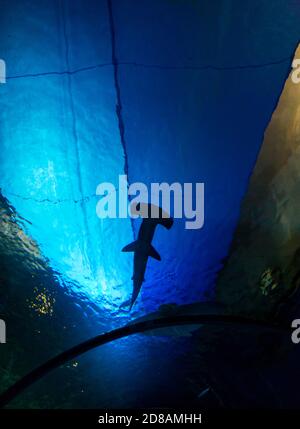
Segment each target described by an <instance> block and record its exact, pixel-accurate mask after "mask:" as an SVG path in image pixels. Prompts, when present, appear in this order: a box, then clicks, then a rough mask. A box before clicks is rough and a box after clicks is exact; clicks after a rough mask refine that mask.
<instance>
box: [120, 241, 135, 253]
mask: <svg viewBox="0 0 300 429" xmlns="http://www.w3.org/2000/svg"><path fill="white" fill-rule="evenodd" d="M136 249H137V241H133V242H132V243H130V244H127V246H125V247H123V249H122V252H134V251H135V250H136Z"/></svg>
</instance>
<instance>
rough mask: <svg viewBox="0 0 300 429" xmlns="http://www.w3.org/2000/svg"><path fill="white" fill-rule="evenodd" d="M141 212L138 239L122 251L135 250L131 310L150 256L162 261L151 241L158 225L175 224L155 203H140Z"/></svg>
mask: <svg viewBox="0 0 300 429" xmlns="http://www.w3.org/2000/svg"><path fill="white" fill-rule="evenodd" d="M137 213H138V214H140V215H141V217H142V218H143V221H142V224H141V226H140V230H139V233H138V237H137V240H136V241H134V242H132V243H130V244H128V245H127V246H125V247H124V248H123V249H122V252H134V264H133V265H134V271H133V276H132V280H133V293H132V297H131V305H130V310H131V309H132V306H133V304H134V303H135V301H136V299H137V297H138V294H139V292H140V290H141V287H142V283H143V282H144V280H145V279H144V275H145V271H146V267H147V262H148V257H149V256H151V257H152V258H154V259H157V260H158V261H161V257H160V255H159V253H158V252H157V251H156V250H155V249H154V247H153V246H152V244H151V242H152V239H153V236H154V232H155V228H156V226H157V225H162V226H164V227H165V228H167V229H170V228H171V227H172V225H173V218H172V217H170V215H169V214H168V213H166V212H165V211H164V210H162V209H161V208H160V207H157V206H155V205H153V204H146V203H138V204H137V205H136V212H135V214H137Z"/></svg>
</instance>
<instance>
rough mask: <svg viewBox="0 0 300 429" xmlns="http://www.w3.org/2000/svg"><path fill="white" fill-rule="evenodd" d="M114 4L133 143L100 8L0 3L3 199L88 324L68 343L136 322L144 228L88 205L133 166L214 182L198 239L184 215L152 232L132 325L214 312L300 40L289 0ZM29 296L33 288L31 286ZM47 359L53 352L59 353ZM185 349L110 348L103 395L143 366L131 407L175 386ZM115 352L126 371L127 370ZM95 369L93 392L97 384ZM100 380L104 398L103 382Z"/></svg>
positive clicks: (136, 173) (145, 172) (134, 343)
mask: <svg viewBox="0 0 300 429" xmlns="http://www.w3.org/2000/svg"><path fill="white" fill-rule="evenodd" d="M112 4H113V14H114V22H115V36H116V54H117V57H118V60H119V62H120V66H119V84H120V90H121V99H122V107H123V109H122V114H123V120H124V125H125V147H124V146H123V145H122V143H121V140H120V132H119V131H120V130H119V126H118V118H117V115H116V109H115V107H116V88H115V81H114V73H113V66H112V60H111V51H112V46H111V32H110V26H109V19H108V10H107V3H106V1H104V0H98V1H96V0H89V1H84V0H72V1H71V0H62V1H61V0H52V1H49V0H27V1H24V0H22V1H21V0H13V1H11V0H1V10H2V11H3V13H1V18H0V20H1V21H0V31H1V37H0V58H3V59H4V60H5V61H6V64H7V73H8V76H7V83H6V84H5V85H1V86H0V145H1V150H0V177H1V189H2V193H3V195H4V196H5V197H6V198H7V199H8V200H9V201H10V203H11V205H12V206H13V207H15V209H16V211H17V213H18V214H19V216H20V217H21V218H22V219H23V220H22V228H24V230H25V232H26V233H27V234H28V235H29V236H30V237H32V238H33V240H34V241H35V242H36V244H37V246H38V248H39V249H40V251H41V253H42V255H43V258H44V259H45V260H46V261H47V264H48V266H49V267H50V268H51V269H52V270H53V272H55V275H56V278H57V280H58V281H57V283H56V287H57V288H60V291H63V292H64V293H65V294H66V295H67V296H68V299H69V300H70V301H72V302H74V308H75V306H76V308H77V309H78V313H76V312H74V313H72V315H70V326H71V325H72V329H73V327H76V318H77V322H78V324H80V322H79V321H80V320H81V317H82V318H84V317H88V316H87V314H89V315H90V314H93V317H94V318H92V319H91V321H90V325H89V329H88V330H87V331H83V330H81V331H80V330H77V332H76V333H74V337H73V342H72V344H74V343H75V342H77V341H79V340H82V339H84V338H85V337H86V336H87V335H92V334H95V333H98V332H99V327H101V330H102V329H104V328H105V329H108V328H110V327H112V326H115V325H116V324H120V323H123V322H125V321H126V320H127V318H128V317H130V316H128V313H127V311H126V309H125V310H124V307H122V304H123V303H124V302H126V301H127V300H128V299H129V298H130V296H131V291H132V281H131V276H132V265H133V255H132V254H128V253H122V252H121V249H122V248H123V247H124V246H125V245H126V244H128V243H130V242H131V241H133V239H134V233H135V234H136V232H137V229H138V222H137V221H134V224H133V228H132V224H131V221H130V219H111V220H109V219H103V220H100V219H99V218H98V217H97V216H96V204H97V201H98V198H97V197H96V195H95V192H96V187H97V185H98V184H99V183H101V182H111V183H113V184H115V185H116V186H117V183H118V177H119V175H120V174H124V165H125V157H127V160H128V175H129V180H130V182H131V183H132V182H144V183H145V184H147V185H149V184H150V183H151V182H168V183H173V182H180V183H184V182H193V183H194V182H204V183H205V224H204V228H202V229H200V230H186V229H185V227H184V220H180V219H178V220H176V221H175V223H174V226H173V228H172V229H171V230H170V231H167V230H165V229H164V228H161V227H158V228H157V231H156V235H155V238H154V242H153V244H154V246H155V248H156V249H157V250H158V252H159V253H160V255H161V257H162V262H160V263H158V262H157V261H155V260H150V261H149V264H148V267H147V272H146V281H145V283H144V285H143V288H142V291H141V294H140V296H139V299H138V301H137V304H136V306H135V309H134V313H133V314H134V316H139V315H142V314H145V313H148V312H150V311H153V310H156V309H157V308H158V307H159V305H161V304H168V303H177V304H186V303H193V302H198V301H206V300H211V301H213V300H214V284H215V280H216V277H217V274H218V272H219V270H220V269H221V267H222V263H223V262H222V261H223V259H224V257H226V255H227V252H228V249H229V246H230V242H231V239H232V236H233V232H234V229H235V226H236V223H237V220H238V216H239V208H240V204H241V201H242V198H243V196H244V194H245V191H246V189H247V183H248V180H249V176H250V175H251V172H252V170H253V166H254V164H255V160H256V157H257V155H258V152H259V149H260V146H261V143H262V140H263V134H264V130H265V128H266V126H267V124H268V121H269V120H270V117H271V114H272V112H273V110H274V108H275V106H276V101H277V99H278V97H279V95H280V92H281V90H282V87H283V85H284V82H285V79H286V77H287V74H288V72H289V70H290V64H291V57H292V56H293V53H294V50H295V47H296V44H297V42H298V39H299V30H298V29H299V18H300V9H299V5H298V4H297V3H296V2H295V1H293V0H288V1H285V2H284V3H283V2H282V1H281V0H274V1H272V7H271V6H270V2H269V1H268V0H254V1H253V0H251V1H250V0H249V1H243V2H240V1H237V0H236V1H235V0H234V1H226V0H223V1H222V0H214V1H211V0H207V1H206V0H205V1H201V2H200V1H194V0H193V1H192V0H190V1H181V0H154V1H151V2H149V1H147V0H139V1H138V2H132V1H130V0H122V1H116V0H113V1H112ZM254 18H255V19H254ZM24 288H27V290H28V291H29V292H31V285H30V284H29V283H28V284H25V285H24ZM81 303H82V306H81ZM66 308H69V307H66ZM86 308H88V309H89V311H90V313H89V312H87V313H85V310H84V309H86ZM120 308H121V309H120ZM56 311H57V314H56V318H57V319H56V322H55V323H58V321H59V320H61V324H63V323H65V318H66V317H67V316H66V315H65V314H63V313H64V308H62V307H60V308H58V309H57V310H56ZM77 314H80V316H77ZM104 314H105V322H104V318H103V315H104ZM60 318H61V319H60ZM38 320H40V319H38ZM62 320H64V322H62ZM39 323H41V322H39ZM78 324H77V326H78ZM37 325H38V323H37ZM57 326H59V325H57ZM60 328H61V326H60ZM71 332H73V331H71ZM35 335H37V334H35ZM61 335H63V334H61ZM62 338H63V336H62ZM68 341H69V340H68ZM174 341H175V342H174ZM67 345H69V343H67V342H65V343H64V346H65V347H67ZM45 347H48V350H49V354H48V356H51V355H52V348H51V344H46V345H45ZM114 347H116V348H117V355H115V354H114V353H115V351H114ZM124 350H125V352H124ZM189 350H190V345H189V344H187V342H186V340H182V341H181V340H180V339H179V340H172V341H171V340H162V339H157V338H156V339H153V338H151V340H150V337H146V338H140V337H137V339H134V338H131V339H129V340H128V341H126V342H119V343H118V344H116V345H110V346H108V348H107V349H105V350H104V351H103V352H99V353H100V355H99V354H95V355H94V358H93V364H94V365H95V363H99V361H101V364H102V367H101V368H102V371H103V372H102V373H105V368H106V366H105V365H107V368H108V369H107V373H106V374H107V377H108V379H107V381H106V383H107V384H105V383H104V386H107V385H108V384H109V385H111V384H112V386H114V385H115V389H113V388H112V389H111V390H109V394H111V395H112V396H113V397H114V398H116V396H115V392H116V389H117V386H119V385H118V383H119V382H120V379H121V380H122V382H121V386H123V385H124V386H130V382H131V380H132V377H133V376H134V373H135V370H137V371H136V377H135V378H134V380H135V382H134V383H133V384H132V386H133V387H132V389H133V390H134V389H135V391H134V393H132V392H131V394H132V395H133V396H132V397H130V396H129V397H128V398H129V399H128V398H127V400H128V402H127V404H128V403H129V404H132V403H134V404H136V403H138V401H135V400H134V397H135V395H138V392H139V391H140V390H142V389H145V387H147V386H148V387H149V388H150V390H151V389H154V387H153V386H154V385H153V383H152V378H151V377H152V375H151V374H155V377H156V378H155V379H156V380H162V381H161V382H160V383H161V384H163V381H164V380H168V379H169V381H170V379H172V377H173V374H175V373H177V374H178V368H181V367H182V366H180V365H181V363H178V362H179V361H177V357H176V356H177V354H178V353H179V354H180V353H189ZM123 352H124V354H123ZM116 356H121V358H120V359H121V361H122V359H124V361H123V364H122V365H121V366H120V367H118V363H117V357H116ZM159 356H161V358H162V359H163V363H161V366H159V365H158V367H157V366H155V365H154V363H153V362H154V361H155V359H157V360H159ZM175 357H176V359H175ZM196 358H197V354H196ZM196 358H195V359H196ZM169 360H171V361H172V366H170V367H169V368H170V376H169V378H168V376H165V378H164V377H162V375H161V374H162V372H164V371H166V368H168V361H169ZM196 360H197V359H196ZM112 362H115V364H114V365H112ZM129 362H131V363H132V365H133V367H132V368H131V367H130V368H131V369H130V371H127V368H129V366H130V364H129ZM140 362H143V363H142V364H141V363H140ZM127 364H128V367H127ZM177 364H178V365H179V366H178V367H177V366H176V365H177ZM103 365H104V367H103ZM87 368H88V365H87ZM97 368H98V367H97ZM103 368H104V369H103ZM116 368H119V370H118V371H117V372H116ZM159 368H160V369H159ZM29 369H30V368H29ZM98 370H99V368H98ZM151 371H152V372H151ZM153 371H154V372H153ZM156 371H157V372H156ZM86 373H88V374H89V378H90V382H91V379H92V378H93V377H95V372H94V373H93V374H94V375H93V374H92V371H91V370H90V372H89V369H86ZM102 373H101V374H102ZM146 374H148V375H147V376H146ZM98 375H99V374H98ZM139 375H140V378H139ZM99 377H100V375H99ZM111 377H115V379H114V380H115V381H112V378H111ZM147 377H148V378H147ZM149 377H150V378H149ZM141 380H143V382H141ZM73 382H74V380H73ZM177 382H178V383H179V381H178V380H177ZM53 383H54V384H55V383H56V379H54V381H53ZM80 383H82V381H81V378H80V382H79V385H78V392H80V389H81V384H80ZM97 383H98V384H97ZM114 383H115V384H114ZM122 383H123V384H122ZM166 383H167V381H166ZM174 383H175V381H174ZM95 384H97V386H98V387H97V388H99V389H100V387H99V386H100V385H101V379H100V378H99V379H97V381H95ZM200 384H201V383H200ZM151 386H152V387H151ZM204 387H205V383H204ZM159 388H161V385H159ZM126 389H127V387H124V388H123V390H122V388H121V387H120V397H119V399H118V400H117V399H115V402H114V404H115V405H120V406H121V405H122V404H124V401H125V400H123V399H122V398H124V397H126V395H127V393H126V392H127V390H126ZM197 389H198V387H197ZM197 389H196V390H197ZM199 389H200V387H199ZM129 390H130V389H129ZM107 392H108V390H107ZM122 395H123V396H122ZM153 397H155V394H154V393H153ZM130 398H131V399H130ZM107 400H108V399H107ZM131 400H132V402H130V401H131ZM103 401H104V400H103ZM125 402H126V401H125ZM103 403H104V402H101V404H102V405H103ZM166 403H167V401H166ZM89 404H90V402H89ZM96 405H97V404H96Z"/></svg>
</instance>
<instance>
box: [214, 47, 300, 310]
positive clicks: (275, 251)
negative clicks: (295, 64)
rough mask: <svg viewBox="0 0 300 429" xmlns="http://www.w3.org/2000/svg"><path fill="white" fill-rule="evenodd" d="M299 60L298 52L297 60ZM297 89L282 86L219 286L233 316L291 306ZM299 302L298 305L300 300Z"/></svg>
mask: <svg viewBox="0 0 300 429" xmlns="http://www.w3.org/2000/svg"><path fill="white" fill-rule="evenodd" d="M296 58H300V47H298V49H297V51H296V53H295V59H296ZM299 213H300V83H298V84H297V83H294V82H293V80H292V73H291V74H290V75H289V77H288V79H287V80H286V83H285V86H284V89H283V91H282V94H281V96H280V98H279V101H278V104H277V106H276V109H275V111H274V113H273V115H272V119H271V121H270V123H269V125H268V127H267V129H266V131H265V135H264V141H263V145H262V149H261V151H260V154H259V156H258V160H257V163H256V166H255V169H254V172H253V175H252V177H251V179H250V183H249V188H248V191H247V194H246V196H245V198H244V201H243V203H242V207H241V215H240V221H239V224H238V227H237V230H236V233H235V236H234V239H233V243H232V246H231V251H230V255H229V257H228V259H227V260H226V262H225V266H224V268H223V270H222V271H221V273H220V276H219V279H218V282H217V296H218V300H220V301H221V302H222V303H225V304H226V305H228V306H229V307H230V309H231V310H233V311H238V312H242V313H245V312H246V313H247V314H248V313H250V314H253V313H255V314H259V315H267V314H269V313H272V312H274V311H275V312H276V313H277V312H278V310H279V309H280V308H281V306H280V304H281V303H282V302H284V303H286V304H287V305H290V304H295V300H296V299H297V298H296V296H297V294H296V293H297V288H298V285H299V273H300V264H299V262H300V217H299ZM299 302H300V300H299Z"/></svg>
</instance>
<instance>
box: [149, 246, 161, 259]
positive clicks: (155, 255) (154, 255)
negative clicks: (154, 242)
mask: <svg viewBox="0 0 300 429" xmlns="http://www.w3.org/2000/svg"><path fill="white" fill-rule="evenodd" d="M149 256H151V258H154V259H157V260H158V261H161V257H160V254H159V253H158V251H157V250H155V249H154V247H153V246H151V245H150V247H149Z"/></svg>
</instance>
